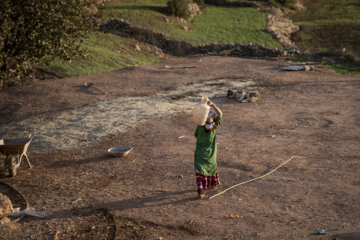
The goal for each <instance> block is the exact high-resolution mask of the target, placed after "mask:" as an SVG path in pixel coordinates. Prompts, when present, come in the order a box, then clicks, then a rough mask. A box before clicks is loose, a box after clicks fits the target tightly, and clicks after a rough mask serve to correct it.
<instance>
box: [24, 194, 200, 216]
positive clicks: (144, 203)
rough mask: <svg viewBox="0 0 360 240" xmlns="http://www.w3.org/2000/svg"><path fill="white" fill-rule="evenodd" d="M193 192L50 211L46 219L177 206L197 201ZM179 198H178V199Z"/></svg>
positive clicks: (156, 195)
mask: <svg viewBox="0 0 360 240" xmlns="http://www.w3.org/2000/svg"><path fill="white" fill-rule="evenodd" d="M190 192H191V193H193V196H191V197H182V196H180V195H186V194H187V193H190ZM195 193H196V192H195V191H194V190H183V191H177V192H165V191H161V192H160V193H159V194H155V195H152V196H148V197H144V198H129V199H124V200H119V201H114V202H105V203H98V204H93V205H91V206H86V207H81V208H71V209H64V210H59V211H50V212H51V215H50V216H49V217H48V218H47V219H59V218H69V217H71V216H91V215H95V214H98V213H99V211H104V210H106V212H108V211H116V210H118V211H119V210H120V211H121V210H125V209H136V208H147V207H158V206H166V205H177V204H183V203H186V202H190V201H194V200H197V196H196V194H195ZM179 196H180V197H179ZM41 220H43V219H41V218H26V219H25V221H41Z"/></svg>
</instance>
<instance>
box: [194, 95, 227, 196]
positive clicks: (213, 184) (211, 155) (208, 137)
mask: <svg viewBox="0 0 360 240" xmlns="http://www.w3.org/2000/svg"><path fill="white" fill-rule="evenodd" d="M202 103H203V109H205V110H204V112H206V111H208V114H207V117H206V121H205V122H203V123H201V122H199V121H198V122H197V124H198V126H197V127H196V130H195V137H196V149H195V153H194V162H195V174H196V185H197V188H198V197H199V199H202V198H204V197H205V194H204V190H206V189H209V188H212V189H216V188H217V187H218V185H220V180H219V172H218V170H217V163H216V152H217V142H216V130H217V128H218V127H219V125H220V122H221V118H222V112H221V110H220V109H219V108H218V107H217V106H216V105H215V104H214V103H213V102H212V101H210V100H209V99H207V98H206V99H203V101H202ZM205 107H208V109H209V110H206V108H205ZM194 111H195V112H196V107H195V109H194ZM194 115H195V113H194ZM194 122H195V121H194ZM199 123H200V124H201V125H200V124H199Z"/></svg>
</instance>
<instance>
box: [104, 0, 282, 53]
mask: <svg viewBox="0 0 360 240" xmlns="http://www.w3.org/2000/svg"><path fill="white" fill-rule="evenodd" d="M166 2H167V0H122V1H118V2H116V3H113V4H109V5H106V6H104V7H103V8H101V12H102V16H103V17H102V18H103V20H104V21H107V20H108V19H110V18H118V19H120V18H123V19H126V20H127V21H128V22H130V23H131V24H132V25H134V26H136V27H140V28H146V29H150V30H152V31H155V32H162V33H165V34H167V35H168V36H169V37H170V38H172V39H182V40H185V41H188V42H191V43H193V44H194V45H201V44H211V43H249V42H252V43H259V44H264V46H266V47H270V48H275V47H277V48H281V45H280V44H279V43H278V42H277V41H275V40H274V39H273V38H272V36H271V35H270V34H268V33H266V32H265V31H264V28H265V26H266V15H265V13H263V12H260V11H258V10H256V9H253V8H240V7H232V8H231V7H219V6H208V7H207V8H206V11H205V13H203V14H202V15H200V16H198V17H195V18H194V19H192V20H191V21H190V22H187V23H182V22H180V21H176V20H174V18H172V17H170V16H169V15H168V14H167V13H166ZM165 18H169V19H172V20H173V21H172V22H171V23H170V24H167V23H166V21H165ZM183 26H187V27H188V28H189V29H190V31H189V32H186V31H184V30H182V27H183Z"/></svg>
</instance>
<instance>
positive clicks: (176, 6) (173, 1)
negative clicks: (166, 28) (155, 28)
mask: <svg viewBox="0 0 360 240" xmlns="http://www.w3.org/2000/svg"><path fill="white" fill-rule="evenodd" d="M167 6H168V11H169V12H170V13H171V14H174V15H175V16H177V17H181V18H188V17H189V15H190V12H189V0H169V1H168V2H167Z"/></svg>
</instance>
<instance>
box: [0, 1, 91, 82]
mask: <svg viewBox="0 0 360 240" xmlns="http://www.w3.org/2000/svg"><path fill="white" fill-rule="evenodd" d="M92 4H93V2H92V0H1V4H0V88H1V87H2V85H3V83H4V82H6V81H8V80H10V79H17V80H20V79H21V78H22V77H23V76H24V73H25V72H26V71H27V70H29V69H31V68H33V67H34V65H36V64H38V63H49V62H50V61H51V60H52V59H54V58H61V59H65V60H69V59H71V58H72V57H74V56H76V55H79V54H82V53H84V51H83V49H82V48H81V46H80V41H81V39H82V38H83V37H84V36H85V35H86V34H87V33H88V32H90V31H92V30H93V24H92V20H91V18H92V13H91V12H90V11H89V8H90V6H91V5H92Z"/></svg>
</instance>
